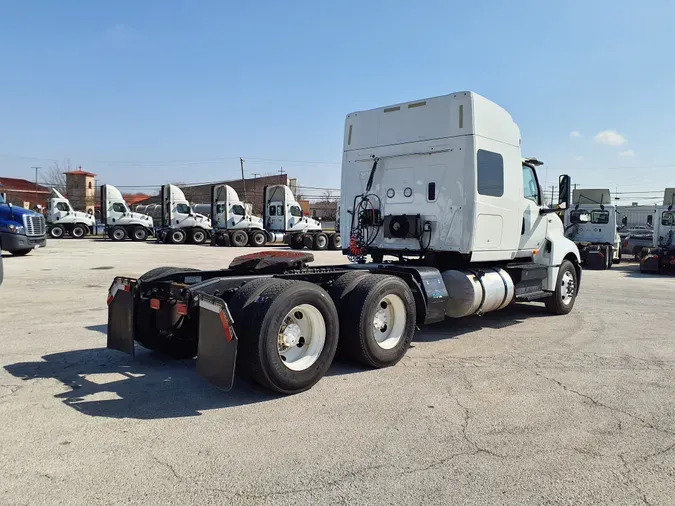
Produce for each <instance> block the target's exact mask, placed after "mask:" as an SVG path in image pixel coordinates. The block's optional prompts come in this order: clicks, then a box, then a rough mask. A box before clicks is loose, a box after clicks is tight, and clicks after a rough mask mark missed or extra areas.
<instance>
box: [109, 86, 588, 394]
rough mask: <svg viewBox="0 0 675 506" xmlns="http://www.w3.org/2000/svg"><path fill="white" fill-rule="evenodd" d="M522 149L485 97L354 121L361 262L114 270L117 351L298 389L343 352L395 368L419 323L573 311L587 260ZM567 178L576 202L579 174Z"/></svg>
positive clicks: (466, 95) (220, 381)
mask: <svg viewBox="0 0 675 506" xmlns="http://www.w3.org/2000/svg"><path fill="white" fill-rule="evenodd" d="M520 141H521V139H520V131H519V129H518V126H517V125H516V124H515V123H514V122H513V120H512V119H511V116H510V115H509V114H508V113H507V112H506V111H505V110H504V109H502V108H501V107H499V106H498V105H496V104H494V103H492V102H490V101H489V100H487V99H485V98H483V97H481V96H480V95H477V94H475V93H471V92H461V93H453V94H451V95H446V96H442V97H436V98H429V99H425V100H416V101H414V102H408V103H403V104H396V105H393V106H389V107H380V108H377V109H373V110H370V111H363V112H357V113H353V114H349V115H348V116H347V119H346V122H345V136H344V150H343V151H344V153H343V160H342V184H341V195H342V202H341V213H342V216H341V218H342V220H341V234H342V240H343V243H344V244H346V245H348V247H347V248H346V249H345V250H344V253H345V254H347V255H348V256H349V257H351V258H352V259H353V260H355V261H356V262H355V263H346V264H340V265H321V266H317V267H313V266H312V265H311V264H310V262H311V261H312V260H313V255H312V254H311V253H308V252H302V251H283V250H281V251H280V250H276V251H264V252H258V253H253V254H249V255H244V256H241V257H238V258H236V259H235V260H234V261H233V262H232V263H231V264H230V266H229V268H227V269H217V268H216V269H214V270H196V269H186V268H175V267H159V268H157V269H153V270H151V271H150V272H147V273H145V274H144V275H142V276H141V277H140V278H137V279H136V278H129V277H123V276H119V277H116V278H115V279H114V281H113V283H112V285H111V287H110V291H109V295H108V304H109V306H108V341H107V346H108V348H112V349H117V350H122V351H125V352H128V353H130V354H132V355H133V353H134V348H135V347H134V344H135V342H138V343H139V344H140V345H142V346H144V347H146V348H150V349H153V350H157V351H160V352H163V353H165V354H167V355H169V356H173V357H177V358H186V357H194V356H196V357H197V371H198V372H199V373H200V374H201V375H202V376H204V377H205V378H207V379H208V380H209V381H211V382H213V383H214V384H215V385H217V386H219V387H221V388H223V389H229V388H230V387H231V386H232V383H233V379H234V370H235V364H236V365H237V368H238V369H239V370H242V371H243V372H244V373H245V374H247V375H249V376H250V377H252V378H253V379H254V380H255V381H257V382H258V383H260V384H261V385H263V386H264V387H267V388H269V389H271V390H274V391H277V392H282V393H286V394H290V393H296V392H300V391H303V390H306V389H308V388H310V387H311V386H312V385H314V384H315V383H316V382H317V381H319V379H320V378H321V377H322V376H323V375H324V374H325V373H326V371H327V370H328V368H329V367H330V365H331V362H332V361H333V357H334V356H335V352H336V349H337V348H338V346H340V347H341V349H342V351H343V352H344V355H345V356H347V357H351V358H352V359H353V360H354V361H357V362H359V363H361V364H364V365H366V366H368V367H374V368H379V367H387V366H391V365H394V364H396V363H397V362H398V361H399V360H401V359H402V358H403V356H404V355H405V353H406V351H407V350H408V347H409V346H410V342H411V341H412V339H413V336H414V333H415V329H416V327H417V326H420V325H423V324H431V323H435V322H439V321H441V320H443V319H444V318H446V317H450V318H457V317H463V316H469V315H481V314H483V313H487V312H488V311H494V310H498V309H502V308H505V307H507V306H508V305H509V304H511V303H513V302H517V301H541V302H543V303H544V304H545V306H546V308H547V309H548V310H549V312H550V313H552V314H557V315H562V314H567V313H569V312H570V311H571V310H572V308H573V306H574V303H575V300H576V297H577V294H578V292H579V286H580V281H581V266H580V264H581V258H580V256H579V251H578V249H577V247H576V245H575V244H574V243H573V242H572V241H570V240H569V239H567V238H566V237H565V235H564V233H563V225H562V222H561V221H560V219H559V218H558V217H557V216H556V215H555V214H554V212H555V211H556V210H557V209H555V208H553V209H549V208H547V207H546V206H545V205H544V203H543V195H542V191H541V188H540V185H539V182H538V178H537V173H536V170H535V166H536V165H537V164H539V162H536V161H535V160H525V161H523V160H522V158H521V153H520ZM559 184H560V188H561V191H560V196H561V197H560V208H564V207H566V206H567V205H568V203H569V200H570V195H569V193H570V191H569V188H570V179H569V177H568V176H562V177H561V178H560V182H559ZM268 191H269V190H268ZM289 200H290V196H289V195H288V194H286V193H284V194H282V195H281V196H280V197H279V202H280V204H275V205H282V211H283V212H282V213H276V211H277V209H275V213H276V214H275V216H277V215H278V214H282V215H286V212H285V211H284V209H285V206H286V205H287V204H289ZM290 205H292V204H290ZM268 217H269V218H271V217H272V216H266V218H268ZM284 219H285V218H284ZM369 255H370V256H371V257H372V256H376V257H379V260H382V259H383V257H387V256H393V259H392V260H390V261H386V262H385V261H382V262H368V261H367V258H368V256H369Z"/></svg>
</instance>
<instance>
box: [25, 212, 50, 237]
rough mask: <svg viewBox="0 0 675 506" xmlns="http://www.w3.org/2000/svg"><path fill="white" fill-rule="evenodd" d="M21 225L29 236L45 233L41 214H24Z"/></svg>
mask: <svg viewBox="0 0 675 506" xmlns="http://www.w3.org/2000/svg"><path fill="white" fill-rule="evenodd" d="M23 226H24V228H25V229H26V235H27V236H29V237H35V236H41V235H45V219H44V217H43V216H42V215H39V214H32V215H24V217H23Z"/></svg>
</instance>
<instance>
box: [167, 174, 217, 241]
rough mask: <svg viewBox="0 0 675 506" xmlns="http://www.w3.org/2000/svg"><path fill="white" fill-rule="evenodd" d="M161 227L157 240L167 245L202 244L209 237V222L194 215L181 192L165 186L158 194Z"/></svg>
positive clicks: (197, 214) (173, 187)
mask: <svg viewBox="0 0 675 506" xmlns="http://www.w3.org/2000/svg"><path fill="white" fill-rule="evenodd" d="M160 200H161V227H160V228H159V229H157V239H158V240H159V241H161V242H164V243H168V244H184V243H186V242H189V243H191V244H204V243H205V242H207V241H208V240H209V239H210V237H211V220H210V219H209V218H207V217H206V216H204V215H203V214H199V213H195V212H194V210H193V209H192V206H191V205H190V202H188V200H187V199H186V198H185V194H184V193H183V190H181V189H180V188H179V187H178V186H176V185H173V184H165V185H164V186H162V189H161V192H160Z"/></svg>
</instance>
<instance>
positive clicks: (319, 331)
mask: <svg viewBox="0 0 675 506" xmlns="http://www.w3.org/2000/svg"><path fill="white" fill-rule="evenodd" d="M325 344H326V322H325V320H324V318H323V315H322V314H321V311H319V310H318V309H317V308H316V307H314V306H312V305H310V304H300V305H298V306H295V307H294V308H293V309H291V310H290V311H289V312H288V313H287V314H286V316H285V317H284V319H283V320H282V322H281V326H280V327H279V332H278V336H277V353H278V354H279V357H280V358H281V362H282V363H283V364H284V366H286V367H287V368H288V369H290V370H291V371H295V372H301V371H306V370H307V369H309V368H310V367H312V366H313V365H314V364H315V363H316V361H317V360H318V359H319V356H320V355H321V352H322V351H323V348H324V346H325Z"/></svg>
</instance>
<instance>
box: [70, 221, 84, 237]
mask: <svg viewBox="0 0 675 506" xmlns="http://www.w3.org/2000/svg"><path fill="white" fill-rule="evenodd" d="M85 235H87V230H86V229H85V228H84V226H82V225H79V224H76V225H75V226H74V227H73V228H72V229H70V236H71V237H72V238H73V239H82V238H83V237H84V236H85Z"/></svg>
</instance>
